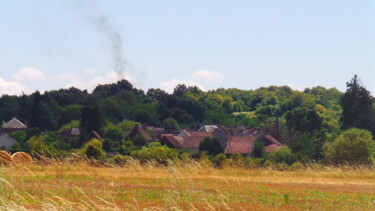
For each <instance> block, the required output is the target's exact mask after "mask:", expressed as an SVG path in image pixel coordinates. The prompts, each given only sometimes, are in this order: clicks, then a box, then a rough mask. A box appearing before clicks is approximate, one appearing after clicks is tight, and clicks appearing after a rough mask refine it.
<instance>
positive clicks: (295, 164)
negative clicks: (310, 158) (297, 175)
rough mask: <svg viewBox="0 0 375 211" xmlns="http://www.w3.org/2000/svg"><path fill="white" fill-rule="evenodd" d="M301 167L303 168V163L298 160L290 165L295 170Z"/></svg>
mask: <svg viewBox="0 0 375 211" xmlns="http://www.w3.org/2000/svg"><path fill="white" fill-rule="evenodd" d="M301 168H303V164H302V163H300V162H298V161H297V162H295V163H293V164H292V165H291V166H290V167H289V170H292V171H295V170H298V169H301Z"/></svg>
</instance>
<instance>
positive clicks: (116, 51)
mask: <svg viewBox="0 0 375 211" xmlns="http://www.w3.org/2000/svg"><path fill="white" fill-rule="evenodd" d="M93 20H94V24H95V26H96V27H97V29H98V30H99V31H100V32H101V33H103V34H104V35H105V36H106V37H107V38H108V41H109V42H110V44H111V50H112V54H113V59H114V67H113V68H114V70H115V71H116V72H117V73H119V74H120V75H121V76H122V77H123V76H124V74H125V66H126V64H127V61H126V59H125V57H124V55H123V41H122V37H121V34H120V33H119V32H118V30H117V29H116V28H115V27H114V26H113V25H112V24H111V23H110V22H109V21H108V18H107V17H105V16H97V17H94V18H93Z"/></svg>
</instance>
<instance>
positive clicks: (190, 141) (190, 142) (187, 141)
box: [182, 136, 206, 149]
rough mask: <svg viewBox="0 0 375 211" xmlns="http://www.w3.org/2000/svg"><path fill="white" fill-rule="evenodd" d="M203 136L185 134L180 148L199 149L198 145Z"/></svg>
mask: <svg viewBox="0 0 375 211" xmlns="http://www.w3.org/2000/svg"><path fill="white" fill-rule="evenodd" d="M205 138H206V137H205V136H186V137H185V138H184V142H183V145H182V148H187V149H199V145H200V144H201V142H202V141H203V140H204V139H205Z"/></svg>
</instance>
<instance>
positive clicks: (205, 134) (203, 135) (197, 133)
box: [188, 132, 212, 137]
mask: <svg viewBox="0 0 375 211" xmlns="http://www.w3.org/2000/svg"><path fill="white" fill-rule="evenodd" d="M211 134H212V133H209V132H188V136H200V137H201V136H202V137H207V136H211Z"/></svg>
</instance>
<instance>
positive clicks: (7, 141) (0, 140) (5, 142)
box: [0, 134, 17, 149]
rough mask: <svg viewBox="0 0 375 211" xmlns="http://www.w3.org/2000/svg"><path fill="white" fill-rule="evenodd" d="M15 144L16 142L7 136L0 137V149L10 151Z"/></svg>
mask: <svg viewBox="0 0 375 211" xmlns="http://www.w3.org/2000/svg"><path fill="white" fill-rule="evenodd" d="M15 144H17V141H16V140H14V139H13V138H11V137H10V136H8V135H7V134H1V135H0V148H1V149H10V148H11V147H12V146H13V145H15Z"/></svg>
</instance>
